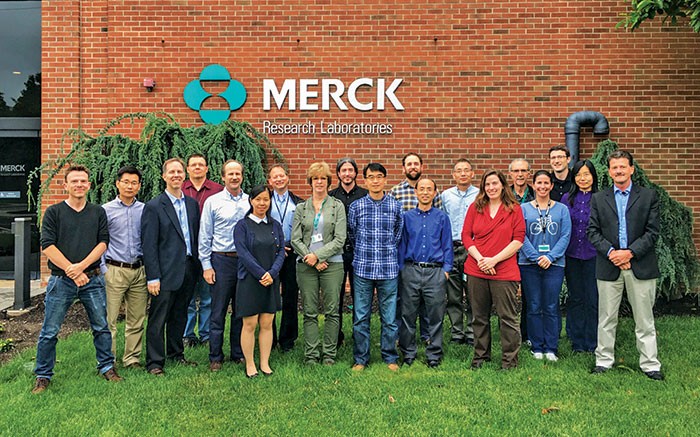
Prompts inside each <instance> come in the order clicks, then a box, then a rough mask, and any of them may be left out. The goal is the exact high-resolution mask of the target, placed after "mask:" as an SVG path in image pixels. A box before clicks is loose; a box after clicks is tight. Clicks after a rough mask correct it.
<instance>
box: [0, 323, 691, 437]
mask: <svg viewBox="0 0 700 437" xmlns="http://www.w3.org/2000/svg"><path fill="white" fill-rule="evenodd" d="M346 319H349V318H346ZM494 324H495V319H494ZM372 325H373V326H372V327H373V330H372V331H373V336H372V339H373V344H372V362H373V364H372V365H370V366H369V367H368V368H367V369H366V370H365V371H364V372H361V373H354V372H351V371H350V365H351V364H352V350H351V348H350V347H349V346H347V345H346V346H344V347H343V348H341V350H340V353H339V356H338V364H336V365H335V366H332V367H327V366H315V367H308V366H305V365H304V364H303V354H302V345H301V342H300V341H299V342H298V343H297V346H296V347H295V349H294V350H293V351H292V352H291V353H288V354H284V355H282V354H280V353H278V352H273V356H272V359H271V364H272V366H273V368H274V369H275V374H274V375H273V376H272V377H269V378H265V377H259V378H256V379H254V380H248V379H246V378H245V376H244V375H243V366H239V365H234V364H232V363H230V362H227V363H225V364H224V368H223V371H222V372H220V373H218V374H211V373H209V371H208V366H207V350H206V349H204V348H195V349H191V350H188V354H187V357H188V358H189V359H194V360H196V361H198V362H199V363H200V366H199V367H196V368H190V367H182V366H177V365H173V364H170V365H166V371H167V372H168V375H167V376H166V377H164V378H156V377H153V376H150V375H147V374H146V373H145V372H144V371H136V370H122V371H121V374H122V376H124V377H125V378H126V380H125V381H124V382H123V383H119V384H113V383H108V382H106V381H104V380H101V379H100V378H98V377H97V376H96V372H95V367H94V362H95V358H94V349H93V347H92V341H91V335H90V333H86V332H83V333H77V334H74V335H72V336H70V337H69V338H67V339H66V340H63V341H59V343H58V359H59V363H58V364H57V365H56V369H55V370H56V375H55V376H54V379H53V381H52V383H51V385H50V386H49V389H48V390H47V391H46V392H45V393H43V394H41V395H38V396H35V395H32V394H30V389H31V387H32V384H33V381H34V377H33V375H32V369H33V365H34V362H33V355H34V353H35V350H34V351H32V350H27V351H24V352H23V353H22V354H21V355H19V356H18V357H17V358H15V359H14V360H12V361H10V362H9V363H7V364H5V365H3V366H2V367H0V402H1V403H2V404H1V405H2V408H1V409H0V411H2V414H0V435H105V436H113V435H217V436H218V435H266V436H267V435H477V434H478V435H616V436H619V435H645V436H653V435H693V434H695V433H696V432H698V430H699V429H700V417H698V411H699V409H700V399H699V397H700V372H699V368H698V363H699V362H700V351H699V348H698V347H697V346H696V345H697V343H698V338H700V319H699V318H693V317H672V316H666V317H661V318H659V319H657V330H658V332H659V356H660V359H661V361H662V363H663V370H664V372H665V373H666V377H667V380H666V381H665V382H661V383H659V382H655V381H651V380H649V379H647V378H646V377H645V376H644V375H643V374H642V373H641V372H640V371H639V369H638V365H637V363H638V354H637V351H636V349H635V346H634V326H633V322H632V320H631V319H624V320H622V321H621V325H620V327H619V329H618V348H617V351H616V352H617V360H618V365H617V366H616V368H615V370H614V371H611V372H608V373H607V374H604V375H597V376H594V375H590V374H589V373H588V371H589V369H590V368H591V367H592V366H593V357H592V356H591V355H572V354H571V348H570V345H569V343H568V341H567V340H566V339H562V341H561V343H560V358H561V359H560V361H559V362H557V363H547V362H542V361H536V360H534V359H532V358H531V357H530V354H529V352H528V351H527V350H526V349H523V350H522V351H521V353H520V366H519V368H518V369H516V370H513V371H509V372H501V371H499V370H498V367H499V366H498V364H497V363H498V360H499V358H500V350H499V348H498V343H497V342H496V344H495V348H494V363H489V364H487V365H486V366H485V367H484V368H482V369H481V370H479V371H470V370H469V362H470V359H471V352H472V349H471V348H469V347H467V346H451V345H448V346H447V348H446V356H445V359H444V362H443V365H442V366H440V367H439V368H438V369H429V368H427V367H426V366H425V365H424V364H423V363H419V362H418V361H416V363H415V364H414V365H413V366H412V367H403V368H401V369H400V370H399V372H397V373H392V372H390V371H389V370H388V369H387V368H386V366H384V365H382V364H381V360H380V358H379V350H378V349H379V348H378V341H379V340H378V339H379V335H378V328H379V320H378V319H377V318H375V319H374V320H373V324H372ZM122 329H123V327H122ZM346 332H349V325H347V324H346ZM422 352H423V351H420V352H419V359H420V358H423V357H424V355H422Z"/></svg>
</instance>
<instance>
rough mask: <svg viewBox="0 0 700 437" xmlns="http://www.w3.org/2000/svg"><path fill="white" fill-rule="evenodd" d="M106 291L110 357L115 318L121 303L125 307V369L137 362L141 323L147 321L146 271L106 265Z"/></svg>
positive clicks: (114, 336)
mask: <svg viewBox="0 0 700 437" xmlns="http://www.w3.org/2000/svg"><path fill="white" fill-rule="evenodd" d="M105 288H106V290H107V324H108V325H109V330H110V331H111V332H112V354H113V355H114V357H115V360H116V356H117V341H116V340H117V317H119V308H120V307H121V304H122V300H124V302H125V304H126V305H125V306H126V327H125V329H124V337H125V340H126V341H125V345H124V357H123V358H122V362H123V363H124V365H125V366H128V365H131V364H134V363H138V362H139V360H140V356H141V345H142V343H141V342H142V339H143V322H144V320H145V319H146V303H147V302H148V289H147V288H146V272H145V270H144V268H143V266H141V267H140V268H138V269H129V268H126V267H117V266H112V265H107V273H106V274H105Z"/></svg>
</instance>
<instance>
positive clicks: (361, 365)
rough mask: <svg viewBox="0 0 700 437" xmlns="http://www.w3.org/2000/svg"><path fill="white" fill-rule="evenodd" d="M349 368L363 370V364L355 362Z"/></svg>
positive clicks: (354, 370)
mask: <svg viewBox="0 0 700 437" xmlns="http://www.w3.org/2000/svg"><path fill="white" fill-rule="evenodd" d="M350 370H352V371H353V372H362V371H363V370H365V365H364V364H359V363H355V364H353V365H352V368H351V369H350Z"/></svg>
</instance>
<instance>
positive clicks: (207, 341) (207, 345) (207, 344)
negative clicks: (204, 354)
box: [197, 338, 209, 347]
mask: <svg viewBox="0 0 700 437" xmlns="http://www.w3.org/2000/svg"><path fill="white" fill-rule="evenodd" d="M197 346H202V347H205V346H206V347H209V339H208V338H207V339H206V340H200V341H199V343H197Z"/></svg>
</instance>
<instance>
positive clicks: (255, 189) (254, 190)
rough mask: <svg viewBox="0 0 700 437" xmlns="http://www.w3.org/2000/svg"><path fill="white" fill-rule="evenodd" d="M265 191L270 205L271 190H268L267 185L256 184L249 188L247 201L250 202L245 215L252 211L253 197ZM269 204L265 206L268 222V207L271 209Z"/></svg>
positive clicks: (270, 218) (269, 218)
mask: <svg viewBox="0 0 700 437" xmlns="http://www.w3.org/2000/svg"><path fill="white" fill-rule="evenodd" d="M266 191H267V194H268V196H270V206H272V192H271V191H270V189H269V188H268V186H267V185H265V184H260V185H256V186H254V187H253V188H252V189H251V190H250V193H249V194H248V203H249V204H250V208H249V209H248V212H247V213H246V214H245V215H246V217H247V216H248V215H249V214H252V213H253V199H255V198H256V197H258V196H259V195H261V194H262V193H264V192H266ZM270 206H268V207H267V211H265V215H266V216H267V221H268V222H269V223H272V222H270V220H272V217H270V209H272V208H271V207H270Z"/></svg>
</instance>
